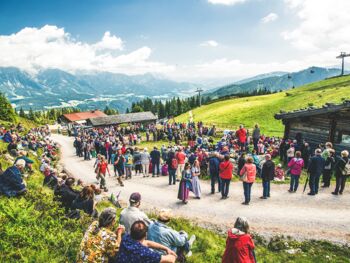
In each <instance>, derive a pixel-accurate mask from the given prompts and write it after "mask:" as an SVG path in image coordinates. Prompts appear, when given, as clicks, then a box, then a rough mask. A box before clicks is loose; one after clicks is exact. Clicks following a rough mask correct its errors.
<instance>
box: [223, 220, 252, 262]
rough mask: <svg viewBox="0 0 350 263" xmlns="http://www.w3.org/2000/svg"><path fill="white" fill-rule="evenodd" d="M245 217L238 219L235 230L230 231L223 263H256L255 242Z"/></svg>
mask: <svg viewBox="0 0 350 263" xmlns="http://www.w3.org/2000/svg"><path fill="white" fill-rule="evenodd" d="M248 232H249V223H248V221H247V219H246V218H245V217H238V218H237V220H236V222H235V226H234V228H232V229H230V230H228V232H227V239H226V248H225V252H224V255H223V256H222V263H255V262H256V259H255V253H254V248H255V246H254V242H253V240H252V238H251V236H250V235H249V234H248Z"/></svg>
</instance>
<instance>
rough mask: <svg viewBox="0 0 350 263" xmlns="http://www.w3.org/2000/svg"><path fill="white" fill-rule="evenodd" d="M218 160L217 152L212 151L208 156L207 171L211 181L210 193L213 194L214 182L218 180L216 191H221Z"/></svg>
mask: <svg viewBox="0 0 350 263" xmlns="http://www.w3.org/2000/svg"><path fill="white" fill-rule="evenodd" d="M219 165H220V160H219V158H218V154H217V153H215V152H212V153H211V154H210V157H209V172H210V183H211V194H215V183H216V181H217V182H218V192H221V178H220V176H219Z"/></svg>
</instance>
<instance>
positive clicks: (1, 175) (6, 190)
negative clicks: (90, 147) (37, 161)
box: [0, 124, 56, 197]
mask: <svg viewBox="0 0 350 263" xmlns="http://www.w3.org/2000/svg"><path fill="white" fill-rule="evenodd" d="M23 132H24V128H23V126H22V125H21V124H18V125H17V126H15V125H12V126H11V127H9V128H8V129H6V128H5V127H4V126H0V139H2V140H3V141H4V142H5V143H7V150H6V151H5V152H2V153H1V155H2V157H3V158H4V159H5V160H7V161H9V162H12V163H13V165H12V166H10V167H8V168H7V169H6V170H5V171H2V170H1V169H0V194H3V195H5V196H8V197H15V196H20V195H23V194H25V193H26V192H27V186H26V181H25V178H26V177H28V176H30V174H32V173H33V167H32V164H33V163H34V160H33V159H30V158H29V157H28V152H31V153H32V154H33V155H37V150H38V149H41V150H42V151H43V155H42V158H44V156H46V157H47V158H55V149H56V145H55V144H54V143H53V142H52V141H51V140H50V139H49V138H48V137H49V136H50V131H49V130H48V129H47V127H41V128H33V129H31V130H30V131H29V132H28V133H27V134H25V135H22V133H23Z"/></svg>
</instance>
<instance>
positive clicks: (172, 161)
mask: <svg viewBox="0 0 350 263" xmlns="http://www.w3.org/2000/svg"><path fill="white" fill-rule="evenodd" d="M177 165H178V163H177V159H176V158H173V159H172V160H171V168H172V169H173V170H176V169H177Z"/></svg>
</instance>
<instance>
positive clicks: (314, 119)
mask: <svg viewBox="0 0 350 263" xmlns="http://www.w3.org/2000/svg"><path fill="white" fill-rule="evenodd" d="M333 118H334V120H335V121H336V127H335V135H337V134H338V132H341V131H343V132H344V131H346V132H350V112H342V113H341V114H339V115H337V116H333ZM288 123H289V134H288V138H290V139H294V138H295V137H296V135H297V133H301V134H302V138H303V139H305V140H306V141H307V142H308V143H309V144H310V145H311V147H312V148H315V147H317V145H319V144H320V143H325V142H327V141H329V136H330V132H331V124H332V118H331V117H330V116H329V115H326V114H324V115H318V116H310V117H304V118H295V119H291V120H289V121H288ZM333 142H334V148H335V149H336V152H337V154H339V153H340V151H342V150H345V149H346V150H350V145H346V144H341V143H337V138H336V136H335V138H334V141H333Z"/></svg>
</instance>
